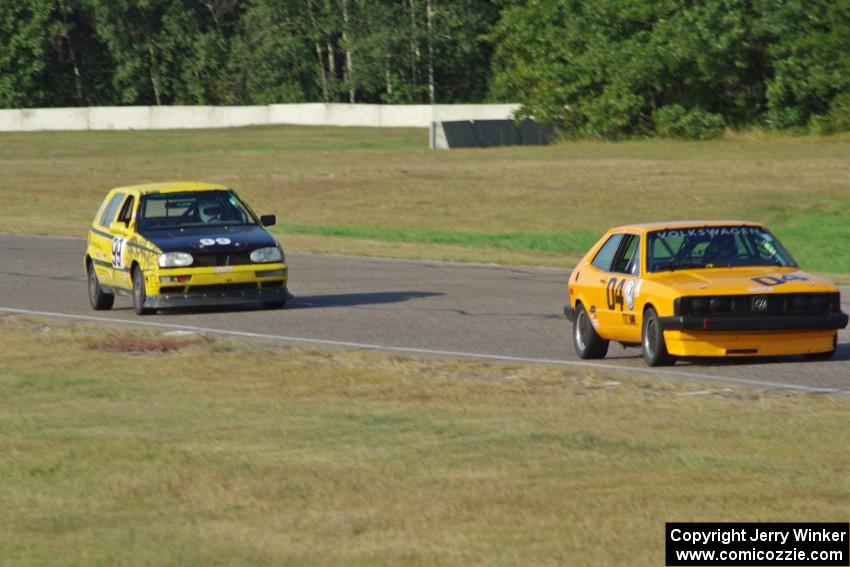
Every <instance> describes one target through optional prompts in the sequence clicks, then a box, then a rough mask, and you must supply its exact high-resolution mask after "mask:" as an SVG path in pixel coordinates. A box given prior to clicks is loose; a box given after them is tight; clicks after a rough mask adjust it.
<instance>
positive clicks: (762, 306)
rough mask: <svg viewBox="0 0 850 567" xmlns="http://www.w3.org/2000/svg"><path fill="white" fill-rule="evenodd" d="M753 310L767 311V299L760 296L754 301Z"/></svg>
mask: <svg viewBox="0 0 850 567" xmlns="http://www.w3.org/2000/svg"><path fill="white" fill-rule="evenodd" d="M753 309H754V310H756V311H767V298H766V297H765V296H763V295H759V296H758V297H756V298H755V299H753Z"/></svg>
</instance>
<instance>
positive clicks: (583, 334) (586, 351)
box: [573, 303, 608, 359]
mask: <svg viewBox="0 0 850 567" xmlns="http://www.w3.org/2000/svg"><path fill="white" fill-rule="evenodd" d="M573 345H574V346H575V349H576V354H577V355H578V357H579V358H583V359H593V358H605V355H606V354H608V341H606V340H605V339H603V338H602V337H600V336H599V335H598V334H597V333H596V329H594V328H593V324H592V323H591V322H590V317H588V316H587V311H585V310H584V305H582V304H581V303H579V304H578V305H577V306H576V318H575V321H574V322H573Z"/></svg>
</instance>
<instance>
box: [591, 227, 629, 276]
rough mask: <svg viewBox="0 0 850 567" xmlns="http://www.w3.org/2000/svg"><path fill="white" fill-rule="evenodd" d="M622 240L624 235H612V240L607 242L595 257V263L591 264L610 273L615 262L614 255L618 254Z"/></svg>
mask: <svg viewBox="0 0 850 567" xmlns="http://www.w3.org/2000/svg"><path fill="white" fill-rule="evenodd" d="M621 240H623V235H622V234H612V235H611V238H609V239H608V240H607V241H605V244H603V245H602V248H600V249H599V252H597V253H596V256H594V258H593V262H591V263H592V264H593V266H594V267H596V268H599V269H600V270H603V271H605V272H610V271H611V264H612V263H613V262H614V254H616V253H617V248H619V247H620V241H621Z"/></svg>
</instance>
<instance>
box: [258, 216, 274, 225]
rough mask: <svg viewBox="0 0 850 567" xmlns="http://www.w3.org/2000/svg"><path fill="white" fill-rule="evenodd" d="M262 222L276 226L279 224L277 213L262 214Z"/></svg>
mask: <svg viewBox="0 0 850 567" xmlns="http://www.w3.org/2000/svg"><path fill="white" fill-rule="evenodd" d="M260 223H261V224H262V225H263V226H274V225H275V224H277V217H276V216H275V215H260Z"/></svg>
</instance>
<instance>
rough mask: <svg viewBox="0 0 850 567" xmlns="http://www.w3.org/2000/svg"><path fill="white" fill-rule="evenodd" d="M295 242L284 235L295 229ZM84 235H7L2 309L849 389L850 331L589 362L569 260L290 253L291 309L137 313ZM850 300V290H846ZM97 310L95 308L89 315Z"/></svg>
mask: <svg viewBox="0 0 850 567" xmlns="http://www.w3.org/2000/svg"><path fill="white" fill-rule="evenodd" d="M284 243H285V239H284ZM84 249H85V241H84V240H82V239H72V238H53V237H42V236H24V235H14V234H0V315H2V313H19V314H25V315H29V316H52V317H56V316H61V317H71V318H74V319H77V318H80V319H83V320H90V321H100V320H105V321H116V322H131V323H133V324H142V325H145V326H149V325H150V326H153V327H159V328H163V329H166V330H168V329H172V330H173V329H180V328H184V327H185V328H189V329H194V330H198V329H202V330H204V331H207V332H222V333H226V334H233V335H237V336H244V337H255V338H260V339H267V340H275V341H281V342H282V343H285V344H296V345H297V344H300V345H305V346H311V345H312V346H327V347H343V348H365V349H377V350H384V351H388V352H395V353H399V354H412V355H425V356H445V357H465V358H478V359H483V360H495V361H506V362H541V363H554V364H564V365H582V366H599V367H612V368H614V369H617V370H624V369H625V370H630V371H633V372H639V373H640V374H641V375H644V376H653V375H654V376H657V377H658V378H660V379H682V378H685V379H688V378H690V381H694V382H711V383H714V384H724V383H725V384H729V385H731V384H740V385H750V386H756V387H768V388H773V387H781V388H792V389H796V390H803V391H810V392H824V393H844V394H850V332H848V330H846V329H845V330H843V331H841V333H840V335H839V339H838V342H839V345H838V352H837V353H836V356H835V358H834V359H833V360H831V361H828V362H808V361H804V360H803V358H802V357H799V358H797V357H794V358H783V359H770V360H762V359H750V360H743V361H742V360H734V361H729V360H724V361H686V362H679V363H678V364H677V365H676V366H675V367H673V368H670V369H662V370H655V369H649V368H647V367H646V366H645V365H644V363H643V360H642V359H641V358H640V353H639V351H638V350H637V349H628V350H626V349H622V348H620V347H619V346H613V345H612V348H611V350H610V352H609V355H608V357H607V358H606V359H605V360H604V361H600V362H584V361H579V360H578V359H577V358H576V356H575V354H574V353H573V348H572V343H571V339H570V326H569V325H568V323H567V322H566V321H565V320H564V318H563V314H562V308H563V303H564V297H565V294H564V291H565V284H566V281H567V271H566V270H557V269H536V268H509V267H495V266H478V265H464V264H449V263H441V262H416V261H403V260H386V259H376V258H359V257H344V256H322V255H311V254H288V256H287V259H288V263H289V266H290V290H291V291H292V293H293V294H294V295H295V299H293V300H292V301H291V302H290V303H289V304H288V306H287V308H286V309H285V310H282V311H266V310H261V309H236V310H203V311H182V312H176V313H175V312H166V313H159V314H157V315H151V316H147V317H137V316H136V315H135V314H134V313H133V310H132V307H131V304H130V299H129V298H123V297H120V298H118V299H117V301H116V303H115V308H114V309H113V310H111V311H101V312H95V311H92V310H91V308H90V307H89V305H88V299H87V297H86V282H85V277H84V275H83V268H82V258H83V254H84ZM842 303H843V307H842V309H843V310H844V311H845V312H847V311H848V310H850V289H847V288H845V289H843V290H842ZM86 318H91V319H86Z"/></svg>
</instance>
